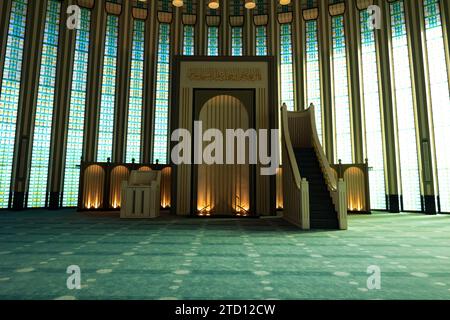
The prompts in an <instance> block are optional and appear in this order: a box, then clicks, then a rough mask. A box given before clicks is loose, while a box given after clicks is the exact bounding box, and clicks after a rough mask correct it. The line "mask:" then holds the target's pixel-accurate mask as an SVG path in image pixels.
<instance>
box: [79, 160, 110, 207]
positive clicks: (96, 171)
mask: <svg viewBox="0 0 450 320" xmlns="http://www.w3.org/2000/svg"><path fill="white" fill-rule="evenodd" d="M83 181H84V183H83V190H84V193H83V207H84V208H85V209H98V208H100V207H101V206H102V205H103V192H104V190H103V189H104V184H105V170H104V169H103V168H102V167H101V166H99V165H97V164H93V165H90V166H89V167H87V168H86V170H85V171H84V177H83Z"/></svg>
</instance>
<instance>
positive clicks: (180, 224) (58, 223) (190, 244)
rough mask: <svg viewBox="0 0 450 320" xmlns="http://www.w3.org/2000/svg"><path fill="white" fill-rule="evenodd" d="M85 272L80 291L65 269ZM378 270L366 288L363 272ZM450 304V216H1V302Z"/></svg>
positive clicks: (67, 212)
mask: <svg viewBox="0 0 450 320" xmlns="http://www.w3.org/2000/svg"><path fill="white" fill-rule="evenodd" d="M69 265H78V266H79V267H80V268H81V284H82V288H81V289H80V290H69V289H67V286H66V280H67V277H68V276H69V275H68V274H67V273H66V269H67V267H68V266H69ZM370 265H376V266H378V267H379V268H380V270H381V289H379V290H377V289H373V290H368V289H367V285H366V281H367V278H368V276H369V275H368V274H367V267H368V266H370ZM58 298H59V299H450V216H443V215H438V216H426V215H418V214H417V215H416V214H396V215H394V214H381V213H378V214H373V215H369V216H368V215H364V216H350V217H349V230H347V231H308V232H305V231H300V230H299V229H297V228H295V227H293V226H291V225H289V224H287V223H286V222H284V221H283V220H280V219H277V218H267V219H241V220H235V219H221V220H214V219H187V218H185V219H179V218H169V217H163V218H159V219H158V220H152V221H149V220H145V221H136V220H132V221H130V220H125V221H124V220H120V219H119V218H118V216H117V215H112V214H107V215H104V216H102V215H99V214H96V215H95V216H92V215H91V216H90V215H89V214H81V213H77V212H75V211H74V210H62V211H55V212H50V211H43V210H36V211H32V210H30V211H25V212H17V213H12V212H1V214H0V299H58Z"/></svg>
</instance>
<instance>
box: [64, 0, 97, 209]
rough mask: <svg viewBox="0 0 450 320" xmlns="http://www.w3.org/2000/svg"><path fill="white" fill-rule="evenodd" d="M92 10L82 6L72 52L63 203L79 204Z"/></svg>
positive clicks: (67, 204) (71, 205) (65, 204)
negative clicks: (80, 165)
mask: <svg viewBox="0 0 450 320" xmlns="http://www.w3.org/2000/svg"><path fill="white" fill-rule="evenodd" d="M90 25H91V12H90V11H89V9H86V8H81V23H80V29H78V30H77V31H76V38H75V54H74V61H73V71H72V87H71V91H70V104H69V118H68V124H67V128H68V129H67V142H66V157H65V164H64V184H63V206H64V207H75V206H76V205H77V203H78V186H79V178H80V168H79V164H80V160H81V157H82V155H83V137H84V119H85V112H86V96H87V80H88V63H89V49H90V43H89V36H90Z"/></svg>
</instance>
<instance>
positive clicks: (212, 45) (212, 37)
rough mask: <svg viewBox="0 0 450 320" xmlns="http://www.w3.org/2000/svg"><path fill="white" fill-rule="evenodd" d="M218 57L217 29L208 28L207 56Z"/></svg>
mask: <svg viewBox="0 0 450 320" xmlns="http://www.w3.org/2000/svg"><path fill="white" fill-rule="evenodd" d="M218 55H219V27H208V56H218Z"/></svg>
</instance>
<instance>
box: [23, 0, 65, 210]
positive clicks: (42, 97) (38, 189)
mask: <svg viewBox="0 0 450 320" xmlns="http://www.w3.org/2000/svg"><path fill="white" fill-rule="evenodd" d="M60 10H61V3H60V2H59V0H49V1H48V3H47V13H46V18H45V27H44V40H43V44H42V56H41V66H40V68H41V69H40V75H39V86H38V98H37V104H36V113H35V118H34V130H33V145H32V151H31V168H30V179H29V186H28V206H29V207H34V208H36V207H37V208H39V207H45V206H46V202H47V179H48V166H49V161H50V141H51V135H52V119H53V109H54V104H55V89H56V83H55V82H56V67H57V62H58V42H59V41H58V38H59V15H60Z"/></svg>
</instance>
